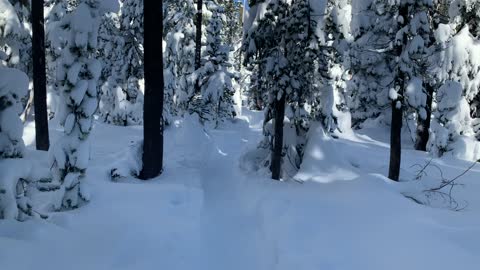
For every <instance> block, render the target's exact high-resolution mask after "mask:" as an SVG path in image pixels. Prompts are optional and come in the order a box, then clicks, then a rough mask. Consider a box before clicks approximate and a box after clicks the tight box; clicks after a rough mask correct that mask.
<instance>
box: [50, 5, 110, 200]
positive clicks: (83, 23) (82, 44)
mask: <svg viewBox="0 0 480 270" xmlns="http://www.w3.org/2000/svg"><path fill="white" fill-rule="evenodd" d="M115 4H118V3H115V1H114V0H112V1H105V0H102V1H100V0H82V1H80V3H79V5H78V6H77V7H76V8H74V9H73V10H72V12H70V13H68V14H66V15H65V16H64V17H63V19H62V21H61V27H62V29H65V30H66V31H68V39H67V40H66V48H65V49H64V50H63V53H62V56H61V58H60V59H59V61H61V62H60V64H59V65H57V68H58V69H59V70H58V71H57V74H58V80H59V81H61V82H62V84H63V88H62V97H63V109H62V111H61V112H62V113H61V114H60V115H59V118H60V120H61V123H62V125H63V128H64V134H63V136H62V137H61V138H60V139H59V140H58V141H57V143H56V144H55V145H54V147H52V149H51V160H50V163H51V165H52V173H53V176H54V177H55V179H56V180H57V181H58V182H60V183H61V193H62V195H63V196H62V198H61V201H59V202H57V204H56V205H55V207H56V208H57V209H71V208H76V207H79V206H81V205H82V204H83V203H84V202H85V201H88V194H87V193H86V190H85V187H84V184H83V182H82V181H81V180H82V178H84V177H85V173H86V170H87V167H88V161H89V158H90V153H89V152H90V146H89V144H88V137H89V135H90V132H91V130H92V127H93V115H94V113H95V111H96V110H97V107H98V87H97V82H98V79H99V77H100V75H101V63H100V61H99V60H97V59H95V53H96V48H97V43H98V40H97V38H98V28H99V25H100V19H101V15H102V14H103V13H104V12H108V11H114V10H115V9H116V8H117V7H116V5H115Z"/></svg>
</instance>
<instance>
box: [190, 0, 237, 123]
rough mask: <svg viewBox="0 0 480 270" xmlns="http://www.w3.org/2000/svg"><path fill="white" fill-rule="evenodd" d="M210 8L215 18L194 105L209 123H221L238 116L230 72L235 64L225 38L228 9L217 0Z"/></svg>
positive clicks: (208, 31) (211, 21)
mask: <svg viewBox="0 0 480 270" xmlns="http://www.w3.org/2000/svg"><path fill="white" fill-rule="evenodd" d="M208 8H209V10H210V11H211V12H212V17H211V18H210V20H209V24H208V27H207V28H206V32H207V46H206V49H205V54H204V57H203V61H204V63H203V66H202V68H201V69H200V70H199V71H198V73H199V74H200V76H201V78H200V82H199V84H200V89H201V92H200V95H199V96H198V97H197V100H194V101H193V102H196V103H199V104H196V106H195V104H191V105H192V106H191V107H192V108H193V110H194V111H195V112H196V113H197V114H198V115H199V116H200V119H201V120H202V121H203V122H205V123H212V124H213V123H214V125H215V126H216V127H217V126H218V125H219V123H221V122H223V121H224V120H227V119H232V118H233V117H234V116H235V110H234V108H233V105H234V101H233V95H234V93H235V89H234V88H233V82H232V81H233V78H232V77H233V76H234V75H233V74H232V73H231V72H230V71H229V68H230V67H231V66H232V64H231V63H230V60H229V54H230V47H229V46H226V45H224V43H223V41H222V35H221V33H222V28H223V21H225V17H224V10H223V8H222V7H220V6H219V5H217V4H216V3H215V2H214V1H212V2H210V5H209V7H208Z"/></svg>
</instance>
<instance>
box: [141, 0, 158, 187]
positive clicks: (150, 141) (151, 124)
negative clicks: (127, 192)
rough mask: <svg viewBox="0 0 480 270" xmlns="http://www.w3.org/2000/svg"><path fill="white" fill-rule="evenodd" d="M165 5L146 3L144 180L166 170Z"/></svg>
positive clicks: (155, 2)
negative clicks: (164, 158) (164, 152)
mask: <svg viewBox="0 0 480 270" xmlns="http://www.w3.org/2000/svg"><path fill="white" fill-rule="evenodd" d="M162 7H163V1H158V0H144V50H145V54H144V55H145V59H144V65H145V101H144V110H143V125H144V127H143V136H144V138H143V156H142V161H143V168H142V171H141V173H140V175H139V177H140V179H143V180H147V179H151V178H154V177H157V176H159V175H160V174H161V173H162V168H163V116H162V114H163V94H164V78H163V53H162V52H163V48H162V46H163V42H162V36H163V8H162Z"/></svg>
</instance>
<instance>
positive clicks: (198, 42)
mask: <svg viewBox="0 0 480 270" xmlns="http://www.w3.org/2000/svg"><path fill="white" fill-rule="evenodd" d="M202 9H203V0H197V16H196V21H197V22H196V24H197V27H196V34H195V70H198V69H200V67H201V65H202V63H201V60H202V16H203V12H202ZM195 93H197V94H198V93H200V78H197V79H196V80H195Z"/></svg>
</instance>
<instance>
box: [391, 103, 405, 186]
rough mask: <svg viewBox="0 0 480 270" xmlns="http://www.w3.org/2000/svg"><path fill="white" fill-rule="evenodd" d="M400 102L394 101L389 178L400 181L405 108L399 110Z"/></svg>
mask: <svg viewBox="0 0 480 270" xmlns="http://www.w3.org/2000/svg"><path fill="white" fill-rule="evenodd" d="M397 102H399V101H398V100H394V101H392V126H391V130H390V167H389V169H388V178H390V179H392V180H394V181H398V179H399V177H400V163H401V160H402V120H403V119H402V117H403V107H402V106H400V107H399V108H397Z"/></svg>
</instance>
